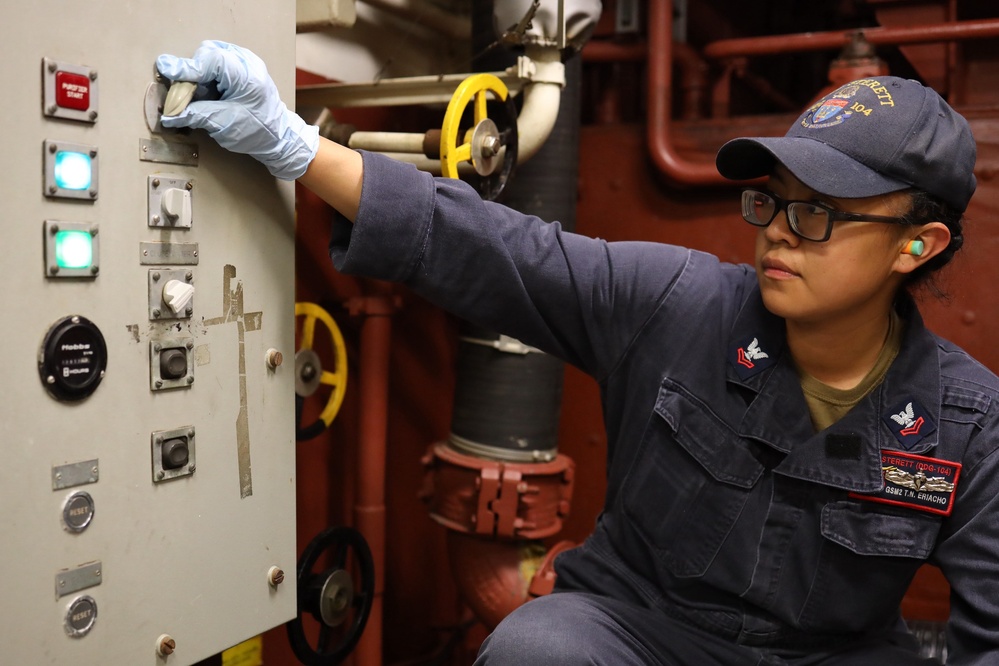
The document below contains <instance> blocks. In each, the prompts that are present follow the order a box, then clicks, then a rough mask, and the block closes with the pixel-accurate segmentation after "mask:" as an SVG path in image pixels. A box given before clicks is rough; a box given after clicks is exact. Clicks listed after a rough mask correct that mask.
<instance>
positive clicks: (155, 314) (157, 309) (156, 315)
mask: <svg viewBox="0 0 999 666" xmlns="http://www.w3.org/2000/svg"><path fill="white" fill-rule="evenodd" d="M153 316H154V317H159V316H160V309H159V308H156V309H155V310H153Z"/></svg>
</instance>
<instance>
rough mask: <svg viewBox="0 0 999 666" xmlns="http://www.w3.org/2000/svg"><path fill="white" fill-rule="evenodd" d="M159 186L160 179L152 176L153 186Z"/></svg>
mask: <svg viewBox="0 0 999 666" xmlns="http://www.w3.org/2000/svg"><path fill="white" fill-rule="evenodd" d="M159 186H160V179H159V178H153V187H159Z"/></svg>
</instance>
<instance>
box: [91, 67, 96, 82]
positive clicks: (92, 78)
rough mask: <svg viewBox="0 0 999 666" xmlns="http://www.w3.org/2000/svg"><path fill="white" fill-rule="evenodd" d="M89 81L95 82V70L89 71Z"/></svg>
mask: <svg viewBox="0 0 999 666" xmlns="http://www.w3.org/2000/svg"><path fill="white" fill-rule="evenodd" d="M90 80H91V81H96V80H97V70H96V69H92V70H90Z"/></svg>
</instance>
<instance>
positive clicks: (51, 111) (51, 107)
mask: <svg viewBox="0 0 999 666" xmlns="http://www.w3.org/2000/svg"><path fill="white" fill-rule="evenodd" d="M57 110H58V109H57V108H56V105H55V104H50V105H49V108H48V109H46V111H48V112H49V113H55V112H56V111H57Z"/></svg>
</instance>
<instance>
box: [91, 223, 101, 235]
mask: <svg viewBox="0 0 999 666" xmlns="http://www.w3.org/2000/svg"><path fill="white" fill-rule="evenodd" d="M98 231H100V229H99V227H98V226H97V225H96V224H95V225H93V226H91V227H90V235H91V236H96V235H97V232H98Z"/></svg>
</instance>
